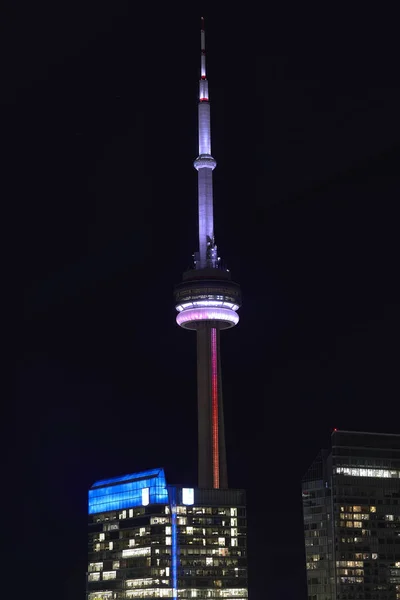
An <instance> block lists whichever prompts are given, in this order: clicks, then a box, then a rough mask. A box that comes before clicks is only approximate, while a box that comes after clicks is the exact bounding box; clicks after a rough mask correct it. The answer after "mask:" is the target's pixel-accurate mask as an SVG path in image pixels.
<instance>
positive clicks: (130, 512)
mask: <svg viewBox="0 0 400 600" xmlns="http://www.w3.org/2000/svg"><path fill="white" fill-rule="evenodd" d="M132 517H133V508H130V509H129V518H130V519H132Z"/></svg>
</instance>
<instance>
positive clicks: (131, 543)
mask: <svg viewBox="0 0 400 600" xmlns="http://www.w3.org/2000/svg"><path fill="white" fill-rule="evenodd" d="M135 543H136V542H135V540H134V539H133V538H131V539H130V540H129V548H133V546H134V545H135Z"/></svg>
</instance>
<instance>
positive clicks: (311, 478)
mask: <svg viewBox="0 0 400 600" xmlns="http://www.w3.org/2000/svg"><path fill="white" fill-rule="evenodd" d="M302 495H303V517H304V536H305V552H306V568H307V586H308V600H357V599H358V600H400V435H392V434H378V433H361V432H353V431H337V430H335V431H334V432H333V433H332V444H331V448H330V449H329V450H322V451H321V452H320V453H319V454H318V456H317V458H316V459H315V460H314V462H313V463H312V465H311V466H310V468H309V469H308V471H307V473H306V475H305V476H304V478H303V483H302Z"/></svg>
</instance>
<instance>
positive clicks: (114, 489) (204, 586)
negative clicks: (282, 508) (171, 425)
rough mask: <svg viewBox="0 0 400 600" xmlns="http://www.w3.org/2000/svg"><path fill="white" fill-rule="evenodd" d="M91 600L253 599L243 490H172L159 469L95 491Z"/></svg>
mask: <svg viewBox="0 0 400 600" xmlns="http://www.w3.org/2000/svg"><path fill="white" fill-rule="evenodd" d="M87 587H88V600H115V599H118V600H120V599H127V598H142V599H143V598H199V599H201V598H204V599H205V598H209V599H217V598H224V599H226V600H233V599H235V600H236V599H240V598H246V597H247V571H246V509H245V495H244V492H243V491H241V490H214V489H209V490H206V489H199V488H197V489H196V488H195V489H193V488H184V487H182V486H170V485H167V482H166V479H165V475H164V471H163V470H162V469H153V470H151V471H145V472H142V473H136V474H133V475H125V476H123V477H116V478H113V479H107V480H104V481H97V482H96V483H95V484H94V485H93V486H92V488H91V489H90V491H89V566H88V584H87Z"/></svg>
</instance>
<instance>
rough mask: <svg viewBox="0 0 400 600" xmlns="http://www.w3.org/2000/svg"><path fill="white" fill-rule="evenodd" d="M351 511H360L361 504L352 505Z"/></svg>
mask: <svg viewBox="0 0 400 600" xmlns="http://www.w3.org/2000/svg"><path fill="white" fill-rule="evenodd" d="M353 512H361V506H353Z"/></svg>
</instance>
